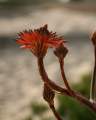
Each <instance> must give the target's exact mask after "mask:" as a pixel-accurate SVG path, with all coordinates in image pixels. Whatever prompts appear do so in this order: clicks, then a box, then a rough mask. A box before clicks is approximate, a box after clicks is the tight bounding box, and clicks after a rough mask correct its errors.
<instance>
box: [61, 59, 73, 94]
mask: <svg viewBox="0 0 96 120" xmlns="http://www.w3.org/2000/svg"><path fill="white" fill-rule="evenodd" d="M59 63H60V69H61V75H62V78H63V81H64V83H65V86H66V88H67V89H68V91H69V92H70V94H73V90H72V89H71V88H70V86H69V83H68V81H67V79H66V75H65V72H64V67H63V66H64V60H63V59H59Z"/></svg>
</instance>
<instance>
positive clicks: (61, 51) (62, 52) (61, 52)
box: [54, 44, 68, 59]
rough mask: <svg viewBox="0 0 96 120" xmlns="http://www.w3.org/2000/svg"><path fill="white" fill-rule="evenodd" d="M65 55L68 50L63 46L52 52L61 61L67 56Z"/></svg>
mask: <svg viewBox="0 0 96 120" xmlns="http://www.w3.org/2000/svg"><path fill="white" fill-rule="evenodd" d="M67 53H68V49H67V48H66V47H65V46H64V45H63V44H61V45H60V46H58V47H57V48H56V49H55V50H54V54H55V55H56V56H57V57H58V58H61V59H63V58H64V57H65V56H66V55H67Z"/></svg>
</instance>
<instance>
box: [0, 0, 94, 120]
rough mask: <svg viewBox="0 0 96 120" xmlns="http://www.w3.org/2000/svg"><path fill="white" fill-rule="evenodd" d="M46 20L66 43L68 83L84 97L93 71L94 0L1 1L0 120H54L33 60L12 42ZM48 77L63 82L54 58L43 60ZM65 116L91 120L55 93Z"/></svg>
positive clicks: (68, 119) (50, 55) (87, 113)
mask: <svg viewBox="0 0 96 120" xmlns="http://www.w3.org/2000/svg"><path fill="white" fill-rule="evenodd" d="M44 24H48V27H49V30H52V31H54V32H55V31H56V32H57V33H58V35H62V36H64V39H65V40H67V41H68V43H67V45H66V46H67V47H68V49H69V54H68V55H67V57H66V59H65V69H66V75H67V78H68V80H69V81H68V82H69V83H70V84H71V86H72V87H73V88H74V89H75V90H77V91H80V92H81V93H82V94H83V95H85V96H87V97H88V98H89V89H90V79H91V74H92V69H93V62H94V60H93V57H94V56H93V47H92V44H91V42H90V36H91V34H92V32H93V31H94V30H96V0H0V120H55V118H54V116H53V114H52V113H51V111H50V110H49V108H48V105H47V104H46V103H45V101H44V100H43V98H42V91H43V84H42V83H41V78H40V76H39V74H38V67H37V64H36V58H35V57H34V56H33V55H32V54H31V53H30V52H29V51H26V50H22V49H20V48H19V46H18V45H17V44H16V42H15V39H16V37H17V33H19V32H21V31H22V30H25V29H26V30H28V29H34V28H38V27H41V26H43V25H44ZM45 66H46V70H47V72H48V75H49V77H50V78H51V79H53V80H54V81H55V82H56V83H58V84H59V85H61V86H63V82H62V78H61V76H60V69H59V64H58V61H57V59H56V58H55V56H54V54H53V52H52V51H51V50H49V51H48V54H47V56H46V58H45ZM55 104H56V109H57V110H58V112H59V113H60V114H61V116H62V118H64V120H96V114H95V113H93V112H92V111H90V110H89V109H88V108H86V107H84V106H81V105H80V104H79V103H78V102H76V101H74V100H73V99H70V98H68V97H62V96H58V95H57V96H56V101H55Z"/></svg>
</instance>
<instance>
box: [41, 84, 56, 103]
mask: <svg viewBox="0 0 96 120" xmlns="http://www.w3.org/2000/svg"><path fill="white" fill-rule="evenodd" d="M54 97H55V92H54V91H53V90H52V89H51V88H50V87H49V86H48V85H47V84H46V83H45V84H44V91H43V98H44V100H45V101H46V102H48V103H50V104H54Z"/></svg>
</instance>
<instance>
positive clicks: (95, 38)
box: [91, 31, 96, 46]
mask: <svg viewBox="0 0 96 120" xmlns="http://www.w3.org/2000/svg"><path fill="white" fill-rule="evenodd" d="M91 40H92V42H93V45H94V46H96V31H95V32H94V33H93V35H92V37H91Z"/></svg>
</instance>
